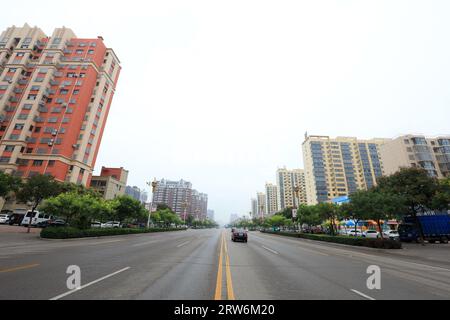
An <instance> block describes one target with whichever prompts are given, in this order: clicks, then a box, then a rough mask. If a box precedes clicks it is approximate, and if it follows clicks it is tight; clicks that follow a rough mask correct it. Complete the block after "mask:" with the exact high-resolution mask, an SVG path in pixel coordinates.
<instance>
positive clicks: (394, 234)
mask: <svg viewBox="0 0 450 320" xmlns="http://www.w3.org/2000/svg"><path fill="white" fill-rule="evenodd" d="M383 236H384V237H385V238H388V239H391V240H395V241H399V240H400V235H399V233H398V231H397V230H387V231H385V232H383Z"/></svg>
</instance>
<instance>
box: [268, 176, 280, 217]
mask: <svg viewBox="0 0 450 320" xmlns="http://www.w3.org/2000/svg"><path fill="white" fill-rule="evenodd" d="M278 210H279V207H278V187H277V186H276V185H273V184H271V183H266V214H268V215H273V214H275V213H277V212H278Z"/></svg>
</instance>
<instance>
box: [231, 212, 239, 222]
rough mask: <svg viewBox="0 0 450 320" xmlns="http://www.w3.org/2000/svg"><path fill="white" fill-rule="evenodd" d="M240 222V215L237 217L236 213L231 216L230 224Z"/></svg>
mask: <svg viewBox="0 0 450 320" xmlns="http://www.w3.org/2000/svg"><path fill="white" fill-rule="evenodd" d="M238 220H239V215H237V214H235V213H232V214H231V215H230V223H234V222H236V221H238Z"/></svg>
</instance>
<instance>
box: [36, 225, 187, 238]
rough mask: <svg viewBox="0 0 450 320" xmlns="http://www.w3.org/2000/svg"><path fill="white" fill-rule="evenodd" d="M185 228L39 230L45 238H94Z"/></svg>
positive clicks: (68, 228)
mask: <svg viewBox="0 0 450 320" xmlns="http://www.w3.org/2000/svg"><path fill="white" fill-rule="evenodd" d="M182 230H186V229H184V228H183V229H181V228H180V229H177V228H151V229H120V228H118V229H87V230H81V229H77V228H72V227H66V228H60V227H53V228H52V227H50V228H46V229H43V230H42V231H41V238H46V239H75V238H94V237H105V236H119V235H126V234H140V233H153V232H168V231H182Z"/></svg>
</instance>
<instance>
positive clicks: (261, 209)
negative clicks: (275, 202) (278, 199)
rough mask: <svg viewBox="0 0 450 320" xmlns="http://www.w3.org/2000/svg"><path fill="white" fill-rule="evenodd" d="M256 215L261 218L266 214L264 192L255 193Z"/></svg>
mask: <svg viewBox="0 0 450 320" xmlns="http://www.w3.org/2000/svg"><path fill="white" fill-rule="evenodd" d="M256 205H257V209H258V211H257V217H258V218H262V217H264V216H265V215H266V214H267V204H266V194H265V193H264V192H258V193H257V194H256Z"/></svg>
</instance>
